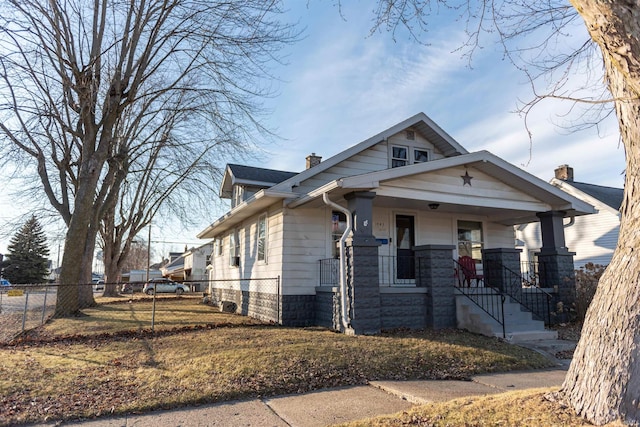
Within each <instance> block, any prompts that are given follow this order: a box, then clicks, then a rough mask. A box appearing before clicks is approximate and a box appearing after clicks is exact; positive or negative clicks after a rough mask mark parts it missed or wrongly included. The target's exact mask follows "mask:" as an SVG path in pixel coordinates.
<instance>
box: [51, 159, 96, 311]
mask: <svg viewBox="0 0 640 427" xmlns="http://www.w3.org/2000/svg"><path fill="white" fill-rule="evenodd" d="M96 163H99V162H98V161H97V160H95V159H94V160H93V161H91V160H90V161H88V162H87V164H86V165H83V169H84V171H82V172H81V174H82V175H81V177H80V179H79V183H78V192H77V193H76V197H75V206H74V213H73V217H72V219H71V222H70V223H69V228H68V229H67V235H66V237H65V245H64V252H63V255H62V263H61V265H60V278H59V282H60V286H59V288H58V292H57V297H56V310H55V313H54V316H55V317H67V316H71V315H75V314H77V313H78V312H79V311H80V309H81V308H84V307H86V305H84V303H86V298H85V296H84V293H82V294H81V292H80V288H81V286H80V284H81V283H83V281H84V280H83V274H86V271H87V269H86V264H87V263H89V272H90V271H91V267H90V266H91V264H92V262H93V253H92V254H91V255H90V256H89V257H88V258H87V254H86V245H87V242H88V241H89V240H92V241H93V242H94V243H95V235H94V236H93V239H91V238H90V237H89V234H90V233H96V232H97V228H92V227H91V221H92V219H93V217H94V205H93V201H94V198H95V191H96V187H97V182H98V175H99V171H100V170H101V169H102V168H101V166H102V163H104V162H102V163H100V164H99V165H96ZM89 282H91V280H89ZM81 295H83V298H82V299H81V298H80V297H81ZM92 299H93V296H92Z"/></svg>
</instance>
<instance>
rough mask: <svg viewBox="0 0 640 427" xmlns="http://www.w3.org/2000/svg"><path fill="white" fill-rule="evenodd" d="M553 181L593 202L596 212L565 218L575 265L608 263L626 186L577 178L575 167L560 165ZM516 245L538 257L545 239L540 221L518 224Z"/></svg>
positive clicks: (526, 255) (562, 188)
mask: <svg viewBox="0 0 640 427" xmlns="http://www.w3.org/2000/svg"><path fill="white" fill-rule="evenodd" d="M550 183H551V185H554V186H555V187H558V188H560V189H561V190H562V191H565V192H567V193H568V194H571V195H572V196H574V197H576V198H578V199H580V200H584V201H585V202H586V203H588V204H590V205H593V206H594V207H595V209H596V211H597V213H596V214H594V215H588V216H583V217H577V218H575V219H568V220H565V229H564V234H565V239H566V242H567V247H569V248H570V249H571V251H572V252H575V257H574V259H575V266H576V268H580V267H582V266H584V265H585V264H587V263H589V262H591V263H594V264H600V265H608V264H609V262H610V261H611V257H612V256H613V252H614V250H615V248H616V245H617V243H618V232H619V229H620V205H621V204H622V198H623V193H624V190H623V189H622V188H612V187H603V186H601V185H594V184H587V183H584V182H576V181H574V175H573V168H572V167H570V166H568V165H561V166H559V167H558V168H557V169H556V170H555V177H554V178H553V179H551V181H550ZM516 239H517V242H518V243H519V244H518V246H517V247H522V249H523V254H524V257H525V258H526V259H527V260H531V261H535V259H536V255H535V254H536V253H537V252H539V251H540V247H541V246H542V240H541V236H540V224H539V223H530V224H523V225H520V226H518V227H517V228H516Z"/></svg>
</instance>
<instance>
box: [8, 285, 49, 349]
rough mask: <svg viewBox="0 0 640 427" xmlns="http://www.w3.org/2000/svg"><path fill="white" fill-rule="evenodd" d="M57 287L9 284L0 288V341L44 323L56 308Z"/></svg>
mask: <svg viewBox="0 0 640 427" xmlns="http://www.w3.org/2000/svg"><path fill="white" fill-rule="evenodd" d="M56 298H57V287H55V286H51V285H46V284H45V285H24V286H20V285H18V286H16V285H14V286H11V288H10V289H6V288H2V289H0V343H5V342H9V341H11V340H12V339H13V338H15V337H16V336H17V335H19V334H21V333H22V332H23V331H25V330H28V329H33V328H36V327H38V326H40V325H42V324H44V323H45V322H46V321H47V320H48V319H49V318H50V317H51V316H52V315H53V313H54V311H55V308H56Z"/></svg>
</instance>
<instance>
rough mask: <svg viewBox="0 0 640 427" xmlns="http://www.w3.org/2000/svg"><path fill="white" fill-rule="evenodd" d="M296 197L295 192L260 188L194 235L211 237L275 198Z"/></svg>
mask: <svg viewBox="0 0 640 427" xmlns="http://www.w3.org/2000/svg"><path fill="white" fill-rule="evenodd" d="M295 197H298V195H297V194H295V193H291V192H284V191H272V190H270V189H265V190H260V191H258V192H257V193H256V194H254V195H253V196H252V197H251V198H249V199H247V200H245V201H243V202H242V203H240V204H239V205H237V206H235V207H234V208H233V209H231V210H230V211H229V212H227V213H226V214H224V215H223V216H221V217H220V218H218V219H217V220H216V221H215V222H214V223H213V224H211V225H210V226H208V227H207V228H205V229H204V230H202V231H201V232H200V233H198V234H197V235H196V237H197V238H198V239H211V238H214V237H216V235H217V234H219V233H221V232H224V231H226V230H228V229H229V228H230V227H233V226H234V225H236V224H238V223H239V222H242V221H244V220H245V219H246V218H248V217H249V216H251V215H253V214H254V213H257V212H259V211H260V210H261V209H264V208H265V207H266V206H268V205H270V204H271V203H274V202H275V201H277V200H282V199H290V198H295Z"/></svg>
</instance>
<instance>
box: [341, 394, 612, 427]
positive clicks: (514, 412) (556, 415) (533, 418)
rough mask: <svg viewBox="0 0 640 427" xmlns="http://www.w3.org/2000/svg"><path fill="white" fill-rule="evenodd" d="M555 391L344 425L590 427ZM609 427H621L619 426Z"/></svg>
mask: <svg viewBox="0 0 640 427" xmlns="http://www.w3.org/2000/svg"><path fill="white" fill-rule="evenodd" d="M556 390H557V389H555V388H548V389H530V390H522V391H513V392H509V393H502V394H493V395H488V396H482V397H468V398H460V399H455V400H451V401H448V402H442V403H433V404H428V405H422V406H418V407H414V408H412V409H411V410H409V411H406V412H402V413H398V414H395V415H389V416H383V417H376V418H371V419H367V420H360V421H356V422H351V423H346V424H341V426H342V427H361V426H380V427H382V426H385V427H396V426H411V425H414V426H429V427H444V426H451V427H454V426H465V427H468V426H510V427H511V426H521V427H525V426H530V427H540V426H563V427H579V426H590V425H591V424H589V423H586V422H585V421H584V420H583V419H582V418H580V417H578V416H576V415H575V413H574V412H573V411H572V410H570V409H569V408H568V407H567V406H566V405H564V404H563V403H562V402H558V401H557V400H556V398H555V393H554V392H555V391H556ZM607 426H609V427H615V426H622V424H621V423H619V422H614V423H610V424H607Z"/></svg>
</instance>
